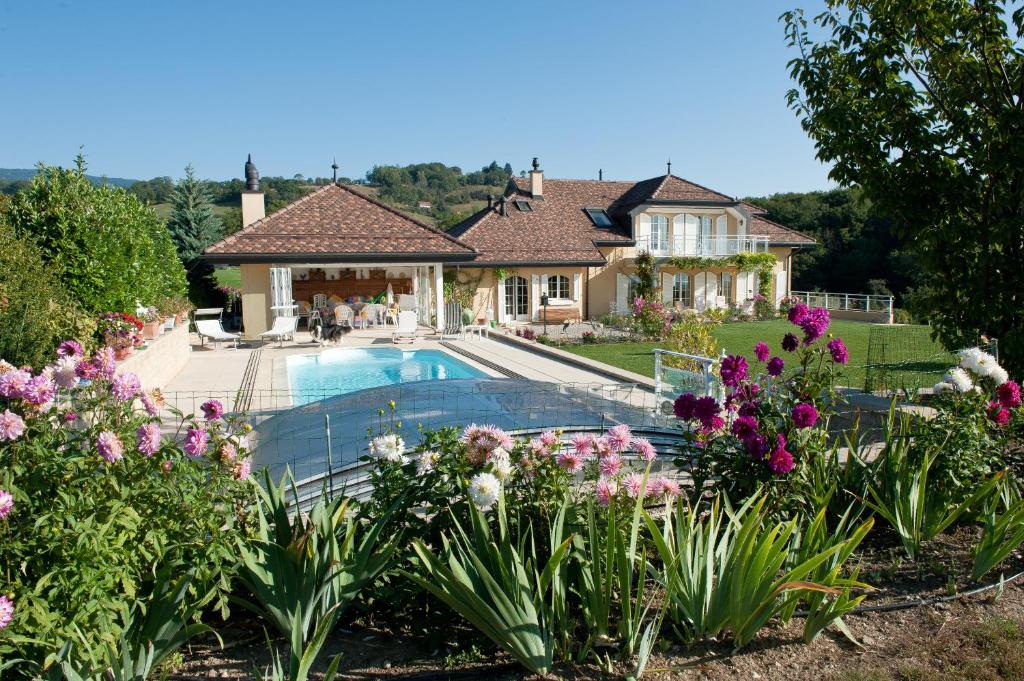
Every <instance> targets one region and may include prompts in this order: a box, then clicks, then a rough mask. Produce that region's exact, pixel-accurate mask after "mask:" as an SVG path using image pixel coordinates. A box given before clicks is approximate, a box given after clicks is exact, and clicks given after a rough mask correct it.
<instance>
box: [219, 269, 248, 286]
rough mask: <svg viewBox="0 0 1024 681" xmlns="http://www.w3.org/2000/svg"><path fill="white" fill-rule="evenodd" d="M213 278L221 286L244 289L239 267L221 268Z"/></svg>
mask: <svg viewBox="0 0 1024 681" xmlns="http://www.w3.org/2000/svg"><path fill="white" fill-rule="evenodd" d="M213 276H214V278H215V279H216V280H217V283H218V284H220V285H221V286H233V287H235V288H242V273H241V271H239V269H238V268H237V267H223V268H220V269H218V270H217V271H215V272H214V273H213Z"/></svg>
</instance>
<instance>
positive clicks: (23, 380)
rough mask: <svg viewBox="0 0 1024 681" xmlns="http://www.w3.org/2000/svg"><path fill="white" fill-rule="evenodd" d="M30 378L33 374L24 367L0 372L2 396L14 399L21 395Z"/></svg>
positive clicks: (0, 392) (0, 395)
mask: <svg viewBox="0 0 1024 681" xmlns="http://www.w3.org/2000/svg"><path fill="white" fill-rule="evenodd" d="M30 380H32V374H30V373H29V372H27V371H25V370H24V369H12V370H10V371H7V372H4V373H2V374H0V397H8V398H10V399H12V400H13V399H17V398H19V397H21V396H22V395H23V394H24V392H25V388H26V387H28V382H29V381H30Z"/></svg>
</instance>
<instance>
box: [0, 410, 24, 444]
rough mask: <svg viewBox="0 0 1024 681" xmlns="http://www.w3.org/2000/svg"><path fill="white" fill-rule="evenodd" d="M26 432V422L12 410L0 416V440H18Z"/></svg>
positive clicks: (5, 411)
mask: <svg viewBox="0 0 1024 681" xmlns="http://www.w3.org/2000/svg"><path fill="white" fill-rule="evenodd" d="M24 432H25V422H24V421H23V420H22V419H21V417H20V416H18V415H17V414H15V413H14V412H13V411H11V410H10V409H5V410H4V413H2V414H0V440H17V439H18V438H19V437H21V434H22V433H24Z"/></svg>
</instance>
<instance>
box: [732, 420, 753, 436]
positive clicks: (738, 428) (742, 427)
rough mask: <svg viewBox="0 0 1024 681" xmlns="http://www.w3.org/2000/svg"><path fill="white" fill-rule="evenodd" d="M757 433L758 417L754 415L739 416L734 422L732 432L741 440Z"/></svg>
mask: <svg viewBox="0 0 1024 681" xmlns="http://www.w3.org/2000/svg"><path fill="white" fill-rule="evenodd" d="M755 433H757V419H756V418H754V417H753V416H738V417H736V420H735V421H733V422H732V434H733V435H735V436H736V437H738V438H739V439H741V440H746V439H747V438H748V437H750V436H751V435H754V434H755Z"/></svg>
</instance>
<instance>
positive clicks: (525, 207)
mask: <svg viewBox="0 0 1024 681" xmlns="http://www.w3.org/2000/svg"><path fill="white" fill-rule="evenodd" d="M513 203H515V204H516V208H518V209H519V210H521V211H523V212H524V213H530V212H533V206H531V205H530V202H529V201H519V200H516V201H513Z"/></svg>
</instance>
